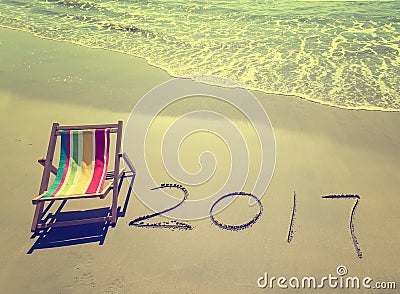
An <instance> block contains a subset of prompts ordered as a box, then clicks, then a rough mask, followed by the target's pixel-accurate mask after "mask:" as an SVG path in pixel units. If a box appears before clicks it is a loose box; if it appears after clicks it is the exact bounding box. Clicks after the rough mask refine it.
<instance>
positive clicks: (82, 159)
mask: <svg viewBox="0 0 400 294" xmlns="http://www.w3.org/2000/svg"><path fill="white" fill-rule="evenodd" d="M110 134H116V140H115V152H113V153H114V170H113V171H109V172H107V170H108V163H109V158H110V152H109V151H110ZM57 137H61V144H60V145H61V146H60V161H59V165H58V168H56V167H55V166H54V165H53V157H54V152H55V148H56V143H57ZM121 137H122V121H119V122H118V123H117V124H102V125H79V126H60V125H59V124H58V123H53V127H52V129H51V134H50V140H49V145H48V149H47V155H46V158H41V159H39V160H38V161H39V163H40V164H42V165H43V166H44V170H43V174H42V181H41V184H40V190H39V196H37V197H36V198H34V199H33V200H32V203H33V204H34V205H36V208H35V214H34V217H33V222H32V227H31V231H32V232H35V231H37V230H41V229H46V228H49V227H60V226H70V225H80V224H88V223H95V222H109V223H110V224H112V225H114V224H115V223H116V221H117V201H118V184H119V181H120V179H121V178H122V177H123V176H124V174H125V170H124V168H120V160H121V158H122V157H123V156H124V158H125V156H126V155H123V154H122V153H121ZM111 151H112V150H111ZM129 164H130V162H129ZM132 172H134V170H132ZM50 173H53V174H55V179H54V181H53V183H52V185H51V186H50V187H49V179H50ZM106 178H107V179H111V181H109V183H107V181H106ZM111 191H112V204H111V213H110V214H108V215H107V216H105V217H97V218H90V219H79V220H69V221H63V222H60V221H56V222H49V223H44V222H43V221H42V217H43V209H44V205H45V202H49V201H50V202H51V201H55V200H70V199H82V198H100V199H103V198H105V197H106V196H107V194H109V192H111Z"/></svg>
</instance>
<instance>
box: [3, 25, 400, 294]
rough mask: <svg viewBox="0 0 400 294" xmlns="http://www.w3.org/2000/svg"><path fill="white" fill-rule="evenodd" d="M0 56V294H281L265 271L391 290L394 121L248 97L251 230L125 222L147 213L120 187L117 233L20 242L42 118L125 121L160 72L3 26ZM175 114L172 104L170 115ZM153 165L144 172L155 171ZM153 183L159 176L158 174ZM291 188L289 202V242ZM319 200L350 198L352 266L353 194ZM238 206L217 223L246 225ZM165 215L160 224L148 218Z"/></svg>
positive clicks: (394, 274) (397, 140) (61, 234)
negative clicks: (267, 163) (257, 208)
mask: <svg viewBox="0 0 400 294" xmlns="http://www.w3.org/2000/svg"><path fill="white" fill-rule="evenodd" d="M0 60H1V67H0V101H1V102H0V114H1V115H0V121H1V125H2V136H1V138H0V140H1V150H2V152H1V162H2V172H1V178H2V183H3V185H2V186H3V195H2V197H1V200H0V212H1V213H0V214H1V215H2V220H1V226H0V232H1V236H2V238H1V240H2V244H1V249H0V264H1V265H2V266H1V267H0V289H2V290H1V292H3V293H265V292H269V291H273V290H276V291H277V292H279V291H283V290H282V289H279V287H278V286H276V285H274V288H273V289H270V288H265V289H260V288H259V287H258V286H257V279H258V278H259V277H260V276H263V275H264V273H265V272H268V274H269V275H270V276H275V277H280V276H285V277H287V278H288V279H289V277H293V276H296V277H299V278H302V277H304V276H315V277H316V278H317V279H320V278H321V277H323V276H327V275H329V274H333V275H337V273H336V269H337V267H338V266H340V265H344V266H346V268H347V269H348V276H357V277H360V278H363V277H371V278H372V279H373V282H372V283H371V285H373V283H374V282H377V281H380V282H382V281H384V282H390V281H395V282H396V283H397V288H398V287H400V284H399V283H400V267H399V265H400V257H399V254H398V248H399V246H400V234H399V233H398V231H397V230H398V228H399V225H400V216H399V213H398V210H397V209H398V207H399V204H400V200H399V195H398V194H399V188H398V187H399V182H400V169H399V166H400V136H399V129H400V113H398V112H378V111H363V110H357V111H356V110H346V109H339V108H335V107H330V106H324V105H320V104H317V103H313V102H309V101H306V100H304V99H301V98H298V97H291V96H279V95H268V94H264V93H259V92H253V94H254V95H255V96H256V97H257V99H258V100H259V102H260V103H261V104H262V106H263V107H264V109H265V110H266V112H267V113H268V115H269V118H270V120H271V123H272V125H273V128H274V133H275V138H276V166H275V172H274V175H273V178H272V180H271V182H270V185H269V187H268V190H267V192H266V193H265V195H259V196H260V197H262V199H261V202H262V204H263V208H264V210H263V214H262V215H261V216H260V218H259V219H258V221H257V222H256V223H255V224H254V225H253V226H251V227H250V228H248V229H245V230H242V231H238V232H232V231H228V230H222V229H220V228H218V227H217V226H215V225H214V224H213V223H212V222H211V220H210V219H209V218H204V219H201V220H196V221H189V222H187V223H189V224H190V225H191V226H192V227H193V229H192V230H183V231H181V230H170V229H160V228H139V227H132V226H129V225H128V224H129V222H130V221H131V220H133V219H135V218H137V217H139V216H142V215H146V214H149V213H151V212H152V211H150V210H149V209H148V208H147V207H146V206H145V205H143V204H142V203H141V201H140V200H139V199H138V197H137V196H138V195H135V193H131V194H129V193H128V192H129V189H128V188H129V179H126V180H125V181H124V183H123V185H122V188H121V191H120V198H119V200H120V203H119V205H120V206H121V209H120V210H121V215H120V217H119V219H118V222H117V225H116V227H114V228H112V227H110V228H107V229H104V228H103V227H102V226H101V225H90V226H88V227H85V228H73V227H71V228H65V229H57V230H50V231H49V232H48V233H47V234H46V235H42V236H40V237H38V236H34V237H33V238H32V237H31V236H32V233H31V232H30V226H31V221H32V217H33V212H34V207H33V205H32V203H31V199H32V198H34V197H35V196H36V195H37V193H38V189H39V184H40V177H41V173H42V167H41V166H40V165H39V164H38V163H37V162H36V160H37V158H38V157H41V156H45V153H46V148H47V144H48V137H49V132H50V128H51V124H52V123H53V122H59V123H60V124H65V125H67V124H89V123H112V122H116V121H118V120H123V121H124V122H127V120H128V117H129V113H130V110H131V109H132V107H133V106H134V105H135V104H136V103H137V102H138V101H139V99H140V98H141V97H142V96H143V95H144V94H146V93H147V92H148V91H150V90H151V89H152V88H154V87H156V86H158V85H159V84H160V83H162V82H165V81H168V80H170V79H171V77H170V76H169V75H168V74H167V73H165V72H164V71H162V70H160V69H158V68H155V67H153V66H151V65H149V64H147V63H146V61H144V60H142V59H138V58H135V57H132V56H128V55H124V54H121V53H117V52H111V51H105V50H100V49H90V48H85V47H81V46H78V45H75V44H71V43H66V42H56V41H51V40H45V39H40V38H38V37H35V36H34V35H32V34H29V33H26V32H20V31H12V30H8V29H0ZM187 107H188V109H190V105H187ZM215 110H216V111H218V107H217V108H215ZM183 111H184V110H183ZM181 112H182V110H180V112H179V113H176V112H174V110H173V109H172V110H171V111H170V112H169V113H168V115H169V116H168V117H169V118H171V117H174V115H181ZM161 119H163V118H161ZM165 119H167V118H165ZM155 132H156V133H157V131H155ZM160 132H161V130H160ZM199 140H201V139H199ZM197 143H198V142H196V141H194V142H192V143H190V142H189V146H188V147H187V148H186V149H183V150H182V151H183V152H184V154H182V158H183V159H182V160H183V161H187V162H188V165H189V169H190V162H192V164H194V163H196V164H197V155H196V158H195V159H192V157H191V156H192V154H191V152H192V151H191V150H193V148H191V146H192V147H193V146H196V144H197ZM190 144H192V145H190ZM218 146H220V145H218ZM251 146H253V147H254V148H255V149H256V147H257V146H254V145H251ZM253 147H252V148H253ZM216 148H217V149H216V151H215V152H216V154H219V153H221V154H223V152H224V148H225V147H223V145H221V147H220V148H219V147H216ZM218 148H219V149H218ZM195 151H196V152H198V150H195ZM250 152H251V150H250ZM196 154H197V153H196ZM156 160H158V159H157V157H154V159H153V161H151V160H150V162H149V164H150V166H151V165H154V166H155V168H156V166H157V161H156ZM193 162H194V163H193ZM224 162H225V161H224V160H220V161H218V163H219V164H221V166H218V168H217V171H219V170H221V173H220V174H218V175H219V176H220V177H223V176H224V174H225V173H224V171H225V170H226V169H227V168H228V164H229V163H228V162H227V163H226V165H224ZM138 173H140V171H139V170H138ZM156 173H157V172H156ZM158 178H159V179H160V182H162V181H163V173H162V171H161V170H160V172H159V174H158ZM165 181H169V179H165ZM221 181H222V180H221ZM218 183H219V182H218ZM218 183H215V185H217V184H218ZM135 184H136V183H135ZM212 185H214V184H213V183H211V188H210V187H209V186H208V187H204V189H205V191H208V190H207V189H212V188H213V186H212ZM202 189H203V188H202ZM194 191H195V189H194ZM293 191H296V195H297V205H296V218H295V221H294V232H293V239H292V242H291V243H290V244H289V243H288V242H287V234H288V228H289V224H290V219H291V213H292V206H293ZM331 194H357V195H359V196H360V200H359V204H358V206H357V210H356V212H355V216H354V226H355V234H356V236H357V240H358V242H359V247H360V249H361V251H362V254H363V256H362V258H358V257H357V254H356V252H355V248H354V245H353V242H352V239H351V235H350V230H349V217H350V214H351V209H352V207H353V205H354V201H355V200H354V199H322V196H324V195H331ZM127 195H128V196H129V197H128V198H127ZM109 201H110V198H108V199H106V200H102V201H100V200H99V201H97V200H94V202H90V201H82V202H79V201H78V202H74V203H72V201H71V203H69V202H68V203H67V205H66V206H65V209H69V210H72V211H75V212H77V213H78V214H79V211H80V210H84V209H89V208H91V207H92V206H91V205H92V204H93V203H95V204H96V205H98V207H99V208H100V209H105V208H106V207H107V205H109ZM242 204H243V203H242ZM242 204H240V205H237V206H235V207H234V208H233V209H231V210H227V211H226V212H225V213H224V212H222V213H221V214H220V215H219V217H220V219H221V220H225V221H228V222H229V220H232V219H235V217H237V215H238V213H242V214H241V217H243V218H240V219H237V218H236V219H235V220H237V221H238V222H239V223H240V222H246V221H247V220H248V219H249V218H251V216H252V213H253V212H254V210H252V209H253V208H251V209H250V208H248V207H246V206H244V205H242ZM52 209H53V210H56V209H57V207H56V206H55V207H53V208H52ZM165 220H167V219H166V218H164V217H161V216H158V217H157V218H154V219H152V220H149V221H151V222H153V221H154V222H161V221H165ZM63 238H64V239H63ZM285 291H288V292H290V293H291V292H292V291H293V292H296V291H297V292H296V293H298V292H299V291H305V289H302V290H297V289H286V290H285ZM309 291H315V290H314V289H310V290H309ZM320 291H323V293H325V292H327V293H331V292H332V293H333V292H335V291H340V289H331V288H329V287H327V286H326V287H325V288H324V289H322V290H320ZM353 291H354V292H356V293H364V292H368V291H370V290H368V289H365V288H364V289H360V290H358V289H354V290H353ZM395 291H396V290H392V291H390V290H387V292H388V293H389V292H391V293H395Z"/></svg>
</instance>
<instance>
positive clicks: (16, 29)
mask: <svg viewBox="0 0 400 294" xmlns="http://www.w3.org/2000/svg"><path fill="white" fill-rule="evenodd" d="M0 29H6V30H12V31H18V32H23V33H27V34H30V35H33V36H35V37H36V38H39V39H42V40H48V41H55V42H65V43H70V44H73V45H77V46H81V47H84V48H87V49H98V50H104V51H108V52H115V53H120V54H123V55H126V56H131V57H134V58H138V59H141V60H144V61H145V62H146V63H147V64H148V65H150V66H151V67H154V68H156V69H158V70H160V71H163V72H164V73H165V74H167V75H169V76H170V77H171V78H187V77H180V76H178V75H174V74H173V73H172V72H170V71H168V70H167V69H164V68H162V67H160V66H157V65H155V64H153V63H152V62H150V61H149V60H147V59H146V58H145V57H142V56H138V55H134V54H130V53H127V52H124V51H121V50H117V49H109V48H104V47H96V46H87V45H85V44H81V43H79V42H76V41H72V40H58V39H52V38H49V37H46V36H42V35H39V34H38V33H35V32H30V31H28V30H24V29H20V28H14V27H9V26H6V25H2V24H0ZM216 86H221V87H225V86H223V85H216ZM239 87H240V88H243V89H247V90H248V91H251V92H256V93H259V94H264V95H277V96H282V97H283V98H285V97H295V98H297V99H302V100H305V101H308V102H312V103H316V104H319V105H323V106H328V107H333V108H339V109H345V110H356V111H375V112H400V109H391V108H389V109H381V108H364V107H344V106H339V105H335V104H330V103H327V102H323V101H320V100H318V99H313V98H310V97H305V95H302V94H298V93H282V92H268V91H266V90H262V89H259V88H247V87H242V86H241V85H239Z"/></svg>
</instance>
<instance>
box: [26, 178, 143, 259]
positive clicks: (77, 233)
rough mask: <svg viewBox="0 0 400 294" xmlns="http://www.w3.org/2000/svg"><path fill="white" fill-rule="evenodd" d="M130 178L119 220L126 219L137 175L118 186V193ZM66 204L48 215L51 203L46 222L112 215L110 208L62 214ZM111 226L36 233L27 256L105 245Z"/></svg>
mask: <svg viewBox="0 0 400 294" xmlns="http://www.w3.org/2000/svg"><path fill="white" fill-rule="evenodd" d="M128 177H130V178H131V180H130V181H129V187H128V190H127V193H126V197H125V202H124V205H123V207H122V208H121V207H118V212H117V219H118V218H121V217H125V215H126V211H127V208H128V204H129V199H130V196H131V193H132V186H133V183H134V180H135V174H132V175H127V176H124V177H123V178H122V179H121V180H120V182H119V185H118V193H119V192H120V191H121V187H122V183H123V180H124V179H125V178H128ZM66 202H67V200H64V201H62V202H61V204H60V206H59V207H58V208H57V210H56V211H55V212H54V213H48V211H49V210H50V208H51V207H52V205H53V204H54V201H52V202H50V204H49V205H48V206H47V208H46V209H45V211H44V212H43V215H46V214H47V213H48V215H47V217H46V218H45V219H44V221H45V222H56V221H61V222H63V221H69V220H79V219H88V218H97V217H106V216H107V215H109V214H110V213H111V209H110V208H109V207H103V208H96V209H90V210H84V211H67V212H62V211H61V210H62V209H63V207H64V206H65V204H66ZM110 226H111V225H110V224H109V223H101V222H98V223H91V224H83V225H75V226H66V227H53V228H48V229H45V230H43V231H41V232H35V233H33V234H32V236H31V239H34V238H36V237H38V239H37V240H36V242H35V243H34V244H33V245H32V247H31V248H30V249H29V250H28V252H27V254H32V253H33V251H35V250H37V249H45V248H55V247H63V246H71V245H78V244H86V243H93V242H99V245H103V244H104V241H105V238H106V235H107V232H108V228H109V227H110Z"/></svg>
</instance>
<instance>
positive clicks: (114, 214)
mask: <svg viewBox="0 0 400 294" xmlns="http://www.w3.org/2000/svg"><path fill="white" fill-rule="evenodd" d="M117 206H118V187H113V198H112V205H111V224H112V225H115V224H116V223H117Z"/></svg>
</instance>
